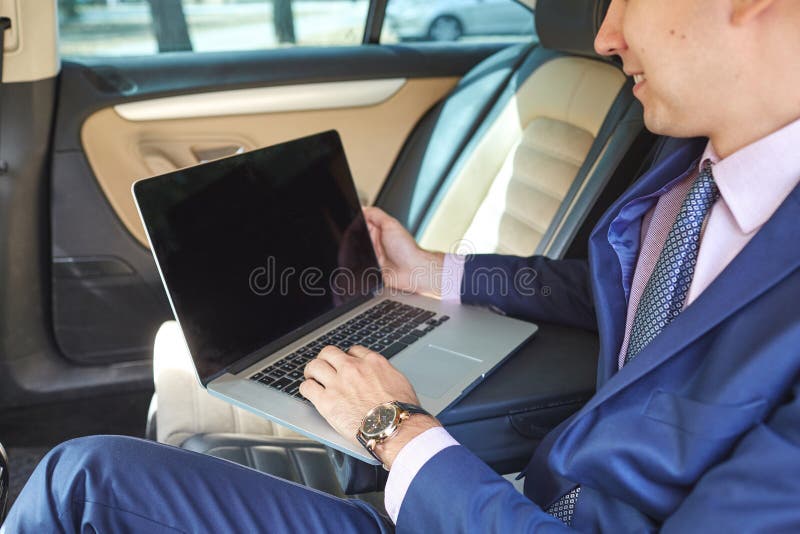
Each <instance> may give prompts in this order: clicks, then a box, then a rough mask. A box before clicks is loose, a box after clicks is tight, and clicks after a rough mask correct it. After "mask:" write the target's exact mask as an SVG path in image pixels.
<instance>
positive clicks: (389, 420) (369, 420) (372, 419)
mask: <svg viewBox="0 0 800 534" xmlns="http://www.w3.org/2000/svg"><path fill="white" fill-rule="evenodd" d="M396 418H397V408H396V407H395V406H394V404H381V405H380V406H376V407H375V408H373V409H372V410H370V411H369V413H368V414H367V416H366V417H365V418H364V423H363V424H362V425H361V432H362V433H363V434H364V435H365V436H367V437H368V438H373V437H378V436H380V435H381V434H382V433H383V432H385V431H386V430H387V429H389V428H391V427H392V425H393V424H394V422H395V419H396Z"/></svg>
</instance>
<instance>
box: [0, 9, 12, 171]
mask: <svg viewBox="0 0 800 534" xmlns="http://www.w3.org/2000/svg"><path fill="white" fill-rule="evenodd" d="M9 28H11V19H10V18H8V17H0V119H2V116H3V113H2V102H3V99H2V96H3V93H2V88H3V58H4V57H5V55H6V40H5V37H6V30H8V29H9ZM2 129H3V123H2V120H0V132H2ZM2 146H3V145H2V143H0V147H2ZM7 172H8V162H7V161H6V160H4V159H3V158H2V154H0V175H1V174H6V173H7Z"/></svg>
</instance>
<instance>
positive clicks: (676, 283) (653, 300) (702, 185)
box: [547, 160, 719, 525]
mask: <svg viewBox="0 0 800 534" xmlns="http://www.w3.org/2000/svg"><path fill="white" fill-rule="evenodd" d="M712 165H713V164H712V163H711V160H705V161H704V162H703V165H702V168H701V170H700V173H699V174H698V175H697V178H696V179H695V181H694V183H693V184H692V187H691V188H690V189H689V192H688V193H687V194H686V198H685V199H684V201H683V204H682V205H681V210H680V212H678V216H677V217H676V218H675V223H674V224H673V225H672V229H671V230H670V232H669V235H667V240H666V242H665V243H664V248H663V249H661V254H660V255H659V256H658V261H657V262H656V266H655V268H654V269H653V274H652V275H650V279H649V280H648V281H647V285H646V286H645V289H644V293H643V294H642V299H641V300H640V301H639V305H638V306H637V307H636V315H635V316H634V319H633V326H632V327H631V336H630V342H629V343H628V350H627V352H626V353H625V365H627V364H628V363H629V362H630V361H631V360H633V359H634V358H635V357H636V355H638V354H639V353H640V352H641V351H642V349H643V348H644V347H646V346H647V345H648V344H649V343H650V342H651V341H653V339H654V338H655V337H656V336H657V335H658V334H659V333H661V331H662V330H663V329H664V327H665V326H667V325H668V324H669V323H671V322H672V321H673V320H674V319H675V318H676V317H677V316H678V315H680V313H681V310H683V305H684V303H685V302H686V295H688V293H689V287H690V286H691V285H692V278H694V268H695V266H696V265H697V253H698V251H699V250H700V234H701V233H702V231H703V222H704V221H705V219H706V216H708V213H709V211H711V207H712V206H713V205H714V202H716V200H717V198H719V189H717V184H716V183H714V176H713V173H712V169H711V167H712ZM580 492H581V487H580V486H576V487H575V488H573V489H572V490H571V491H569V492H568V493H566V494H565V495H563V496H562V497H561V498H560V499H558V500H557V501H556V502H554V503H553V504H552V505H550V507H549V508H548V509H547V513H549V514H550V515H552V516H554V517H556V518H558V519H560V520H562V521H563V522H564V523H566V524H567V525H570V524H571V523H572V515H573V514H574V513H575V505H576V503H577V502H578V496H579V495H580Z"/></svg>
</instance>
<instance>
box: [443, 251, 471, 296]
mask: <svg viewBox="0 0 800 534" xmlns="http://www.w3.org/2000/svg"><path fill="white" fill-rule="evenodd" d="M466 259H467V257H466V256H462V255H461V254H445V255H444V264H443V265H442V300H444V301H449V302H461V281H462V280H463V279H464V262H465V261H466Z"/></svg>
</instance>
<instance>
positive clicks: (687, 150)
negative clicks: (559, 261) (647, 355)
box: [589, 139, 708, 388]
mask: <svg viewBox="0 0 800 534" xmlns="http://www.w3.org/2000/svg"><path fill="white" fill-rule="evenodd" d="M707 142H708V141H707V140H706V139H692V140H688V141H686V142H684V143H682V144H681V145H679V146H678V147H677V148H675V149H674V151H673V152H672V153H671V154H670V155H669V156H668V157H666V158H665V159H664V160H663V161H662V162H661V163H660V164H658V165H656V166H655V167H653V169H651V170H650V171H648V172H647V173H645V174H644V175H643V176H642V177H641V178H640V179H639V180H637V181H636V183H635V184H634V185H633V186H632V187H631V188H630V189H629V190H628V191H627V192H626V193H625V194H624V195H622V196H621V197H620V198H619V200H617V201H616V202H615V203H614V204H613V205H612V206H611V207H610V208H609V209H608V210H607V211H606V214H605V215H604V216H603V217H602V218H601V219H600V221H599V222H598V223H597V226H596V227H595V229H594V231H593V232H592V235H591V237H590V238H589V239H590V243H589V255H590V264H591V269H592V282H593V284H592V289H593V291H594V300H595V309H596V315H597V321H598V330H599V332H600V334H601V335H600V359H599V362H598V369H597V375H598V376H597V386H598V388H600V387H602V386H603V384H605V383H606V382H607V381H608V380H609V379H610V378H611V377H612V376H614V375H615V374H616V373H617V354H618V353H619V350H620V347H621V346H622V338H623V336H624V334H625V319H626V315H627V309H628V302H627V300H626V298H625V292H624V290H623V288H622V271H621V267H620V261H619V258H618V257H617V254H616V252H615V251H614V249H613V248H612V247H611V245H610V244H609V240H608V232H609V227H610V226H611V223H612V222H614V220H615V219H617V217H618V216H619V215H620V212H621V211H622V210H623V209H624V208H625V207H626V206H628V205H629V204H630V203H631V202H633V201H635V200H636V199H641V198H643V197H647V196H652V195H656V194H657V192H658V191H659V190H660V189H662V188H663V187H664V186H666V185H667V184H668V183H669V182H671V181H672V180H674V179H676V178H677V177H679V176H681V175H682V174H684V173H685V172H686V171H687V169H689V168H690V166H691V165H692V163H693V162H694V161H696V159H697V158H698V157H699V155H700V153H701V152H702V150H703V148H704V147H705V145H706V143H707ZM654 202H655V200H654Z"/></svg>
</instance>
